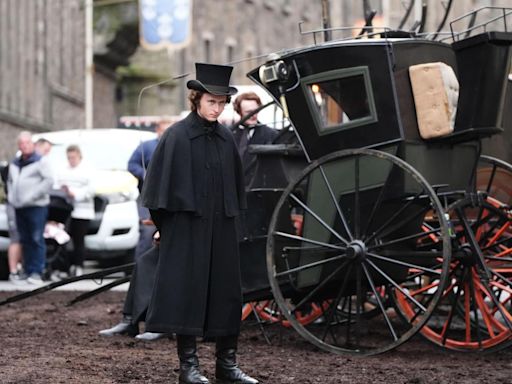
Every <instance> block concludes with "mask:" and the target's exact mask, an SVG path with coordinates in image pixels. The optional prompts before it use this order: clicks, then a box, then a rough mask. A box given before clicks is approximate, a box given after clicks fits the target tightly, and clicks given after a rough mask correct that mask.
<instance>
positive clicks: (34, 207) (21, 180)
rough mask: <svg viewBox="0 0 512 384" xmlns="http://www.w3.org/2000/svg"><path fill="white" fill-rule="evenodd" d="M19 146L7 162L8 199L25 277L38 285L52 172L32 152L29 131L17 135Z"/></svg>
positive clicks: (41, 270)
mask: <svg viewBox="0 0 512 384" xmlns="http://www.w3.org/2000/svg"><path fill="white" fill-rule="evenodd" d="M18 149H19V150H20V155H19V156H17V157H16V158H15V159H14V160H13V161H12V162H11V163H10V164H9V177H8V179H7V185H8V200H9V203H11V204H12V206H13V207H14V208H15V211H16V224H17V226H18V232H19V234H20V241H21V245H22V248H23V267H24V270H25V273H26V274H27V276H28V279H27V280H28V282H30V283H34V284H38V283H42V274H43V271H44V268H45V263H46V245H45V242H44V237H43V233H44V227H45V224H46V219H47V216H48V205H49V204H50V196H49V192H50V190H51V188H52V185H53V175H52V171H51V167H50V165H49V163H48V160H47V159H46V158H42V157H41V156H40V155H38V154H37V153H36V152H35V150H34V143H33V142H32V135H31V133H30V132H27V131H23V132H21V133H20V134H19V135H18Z"/></svg>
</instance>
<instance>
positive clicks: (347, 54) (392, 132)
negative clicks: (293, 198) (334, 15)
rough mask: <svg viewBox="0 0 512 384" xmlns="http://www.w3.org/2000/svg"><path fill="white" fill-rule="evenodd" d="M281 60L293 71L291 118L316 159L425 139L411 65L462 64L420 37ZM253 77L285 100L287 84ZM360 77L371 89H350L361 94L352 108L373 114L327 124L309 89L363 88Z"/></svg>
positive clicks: (320, 49) (447, 49)
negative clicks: (325, 85)
mask: <svg viewBox="0 0 512 384" xmlns="http://www.w3.org/2000/svg"><path fill="white" fill-rule="evenodd" d="M281 59H282V60H283V61H284V62H285V63H286V65H287V66H288V67H289V68H291V76H290V79H289V80H288V81H287V83H286V84H285V87H288V88H291V87H294V89H293V90H291V91H289V92H287V93H286V103H287V107H288V111H289V114H290V119H291V120H292V121H293V123H294V126H295V128H296V130H297V132H298V133H299V135H300V137H301V141H302V144H303V146H304V148H305V149H306V152H307V153H308V155H309V157H310V158H311V159H312V160H314V159H317V158H320V157H321V156H323V155H326V154H329V153H332V152H334V151H337V150H340V149H346V148H362V147H376V146H383V145H386V144H389V143H396V142H399V141H403V140H406V139H412V140H416V139H419V135H418V133H417V132H418V129H417V123H416V115H415V111H414V104H413V100H412V91H411V86H410V82H409V76H408V68H409V66H411V65H415V64H422V63H426V62H438V61H440V62H444V63H446V64H448V65H450V66H451V67H452V68H453V69H454V70H455V71H456V66H457V64H456V58H455V54H454V52H453V50H452V49H451V46H450V45H448V44H444V43H439V42H432V41H427V40H416V39H395V40H391V39H378V40H374V41H371V40H356V41H353V42H339V43H332V44H326V45H323V46H316V47H310V48H305V49H302V50H299V51H294V52H290V53H288V54H286V55H283V56H282V57H281ZM294 67H296V68H297V71H294V70H293V68H294ZM249 77H251V78H252V79H253V80H254V81H255V82H257V83H259V84H260V85H262V86H263V87H265V88H266V89H267V90H268V91H269V92H270V93H271V94H272V95H273V96H274V98H275V99H276V100H279V96H280V92H281V90H282V89H283V86H282V85H281V86H279V85H277V84H274V83H270V84H267V85H264V84H263V83H262V82H261V80H260V78H259V74H258V72H257V71H253V72H251V73H250V74H249ZM358 78H359V79H364V84H363V86H365V89H363V90H362V89H357V88H356V87H353V88H351V89H350V90H351V91H353V92H355V93H352V95H350V94H349V95H346V96H347V98H351V97H352V96H354V97H353V99H355V100H348V102H350V103H352V104H354V103H356V102H365V101H366V102H367V103H368V104H369V106H368V107H367V108H366V109H365V111H367V112H368V115H367V116H362V117H359V118H356V119H354V121H350V122H349V123H347V124H341V125H339V126H329V127H324V126H322V121H321V120H320V119H319V118H318V113H317V111H315V109H314V108H315V106H314V103H313V101H312V100H311V95H310V94H308V90H307V86H308V85H311V84H315V83H317V82H328V81H329V80H332V81H333V82H336V81H337V80H338V79H341V81H344V80H345V79H346V81H347V82H348V81H351V80H353V82H354V83H355V84H356V85H357V84H361V82H359V83H358V81H359V80H358ZM344 84H345V83H341V84H340V85H344ZM334 85H336V84H334ZM348 85H349V84H348ZM365 91H366V92H365ZM343 96H345V95H343ZM362 98H366V100H361V99H362ZM357 99H359V100H357ZM356 114H357V113H356ZM351 120H352V119H351Z"/></svg>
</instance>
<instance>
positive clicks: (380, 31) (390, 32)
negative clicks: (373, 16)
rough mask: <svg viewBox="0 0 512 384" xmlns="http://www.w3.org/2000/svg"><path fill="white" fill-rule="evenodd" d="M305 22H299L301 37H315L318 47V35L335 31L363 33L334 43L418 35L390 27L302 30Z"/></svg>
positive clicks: (315, 43)
mask: <svg viewBox="0 0 512 384" xmlns="http://www.w3.org/2000/svg"><path fill="white" fill-rule="evenodd" d="M303 23H304V22H303V21H301V22H299V32H300V34H301V35H313V42H314V45H318V44H319V43H318V42H317V37H316V36H317V34H318V33H322V34H323V33H325V32H333V31H361V32H362V33H360V34H358V35H356V36H352V35H351V36H347V37H344V38H340V39H334V40H332V41H346V40H354V39H363V38H384V39H388V38H409V37H415V36H416V34H415V33H414V32H410V31H402V30H396V29H392V28H389V27H374V26H364V27H332V28H319V29H313V30H310V31H304V30H302V24H303Z"/></svg>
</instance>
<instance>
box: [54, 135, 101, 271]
mask: <svg viewBox="0 0 512 384" xmlns="http://www.w3.org/2000/svg"><path fill="white" fill-rule="evenodd" d="M66 156H67V158H68V165H67V166H66V167H65V168H64V169H63V170H62V171H61V172H59V175H58V178H57V187H58V188H60V189H61V190H62V191H64V192H65V193H66V194H67V195H68V197H69V198H70V199H71V200H72V201H73V211H72V213H71V222H70V227H69V232H70V233H69V234H70V236H71V240H72V241H73V252H71V253H69V254H68V260H67V264H68V266H69V274H70V275H71V276H79V275H81V274H83V263H84V259H85V244H84V239H85V235H86V234H87V229H88V227H89V221H90V220H92V219H94V186H93V183H92V174H91V172H92V171H91V170H90V169H89V168H88V167H87V166H86V165H84V164H83V163H82V152H81V151H80V147H78V146H77V145H70V146H69V147H67V149H66Z"/></svg>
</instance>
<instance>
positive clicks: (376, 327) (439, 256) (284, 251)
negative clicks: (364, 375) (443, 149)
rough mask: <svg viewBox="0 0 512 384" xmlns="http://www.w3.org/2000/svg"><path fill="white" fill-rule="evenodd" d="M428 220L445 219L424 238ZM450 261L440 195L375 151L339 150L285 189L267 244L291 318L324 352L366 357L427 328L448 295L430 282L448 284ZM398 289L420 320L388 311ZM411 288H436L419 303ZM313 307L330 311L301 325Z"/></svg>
mask: <svg viewBox="0 0 512 384" xmlns="http://www.w3.org/2000/svg"><path fill="white" fill-rule="evenodd" d="M298 211H300V212H302V213H303V218H302V227H301V233H300V234H297V230H296V225H295V226H294V224H296V217H294V215H296V213H297V212H298ZM427 214H429V215H434V216H435V217H439V219H438V224H437V226H436V227H435V228H432V229H430V230H429V231H424V230H423V229H422V223H423V222H424V219H425V216H426V215H427ZM432 234H435V236H431V235H432ZM449 255H450V240H449V236H448V228H447V225H446V221H445V219H444V216H443V210H442V208H441V205H440V203H439V201H438V199H437V196H436V194H435V192H434V191H433V189H432V188H431V187H430V185H429V184H428V183H427V182H426V181H425V179H424V178H423V177H422V176H421V175H420V174H419V173H418V172H417V171H416V170H414V169H413V168H412V167H411V166H409V165H408V164H407V163H405V162H404V161H402V160H400V159H399V158H397V157H396V156H393V155H390V154H388V153H384V152H380V151H375V150H370V149H354V150H344V151H340V152H335V153H333V154H330V155H327V156H325V157H323V158H321V159H319V160H317V161H315V162H313V163H312V164H311V165H309V166H308V167H307V168H306V169H305V170H304V171H303V172H302V173H301V175H300V177H299V178H298V179H297V180H296V181H294V182H293V183H291V184H290V185H289V186H288V187H287V188H286V190H285V191H284V192H283V195H282V196H281V198H280V200H279V202H278V204H277V205H276V208H275V210H274V214H273V217H272V220H271V224H270V227H269V236H268V241H267V269H268V275H269V282H270V285H271V287H272V292H273V294H274V299H275V301H276V302H277V304H278V305H279V308H280V310H281V313H282V314H283V315H284V316H285V317H286V319H287V320H288V321H289V322H290V324H291V325H292V326H293V327H294V328H295V330H297V332H298V333H299V334H301V335H302V336H303V337H304V338H306V339H307V340H308V341H310V342H311V343H313V344H315V345H317V346H318V347H320V348H322V349H325V350H327V351H330V352H335V353H351V354H359V355H372V354H377V353H381V352H384V351H387V350H390V349H392V348H394V347H396V346H398V345H400V344H401V343H403V342H405V341H406V340H408V339H409V338H410V337H412V336H413V335H414V334H415V333H416V332H417V331H418V330H419V329H420V328H421V327H422V325H423V324H424V323H425V322H426V321H427V319H428V317H429V316H430V314H431V313H432V311H433V309H434V308H435V306H436V304H437V301H438V300H439V298H440V290H439V289H437V288H435V287H434V288H432V287H430V283H429V282H430V281H431V280H433V279H434V278H435V279H437V280H439V281H441V282H443V281H445V280H446V276H447V272H448V266H449ZM390 287H393V288H395V289H397V290H399V291H400V292H401V293H403V295H404V296H405V297H406V298H407V300H408V301H410V303H411V307H412V308H413V311H414V316H413V317H412V318H410V319H408V320H407V319H404V318H403V317H400V316H397V313H396V312H395V310H394V309H393V308H392V307H390V306H389V305H388V300H387V298H388V293H387V292H388V290H389V289H390ZM411 289H414V290H417V289H421V290H428V291H429V293H430V295H429V296H430V297H429V300H427V301H426V302H421V301H419V300H418V298H417V297H414V296H413V295H412V294H410V293H409V292H410V291H411ZM325 303H327V305H325ZM312 305H316V306H317V307H318V308H322V315H321V317H320V318H318V319H317V320H316V321H314V322H312V323H309V324H301V323H300V321H299V318H300V314H301V313H304V311H305V310H307V308H310V307H311V306H312Z"/></svg>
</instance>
